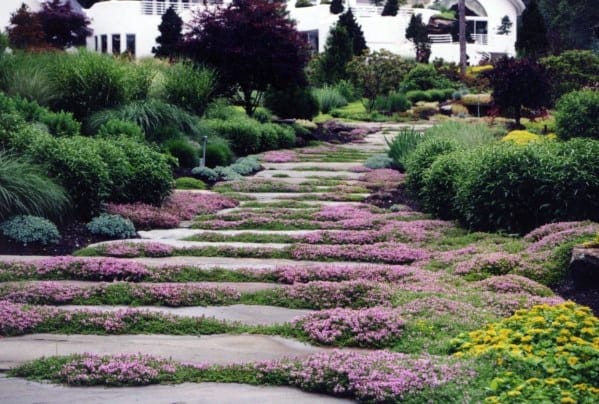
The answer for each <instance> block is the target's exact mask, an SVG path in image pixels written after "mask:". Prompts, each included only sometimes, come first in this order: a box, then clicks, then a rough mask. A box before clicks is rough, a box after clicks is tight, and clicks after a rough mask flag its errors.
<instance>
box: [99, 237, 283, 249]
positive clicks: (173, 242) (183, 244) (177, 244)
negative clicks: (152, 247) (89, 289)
mask: <svg viewBox="0 0 599 404" xmlns="http://www.w3.org/2000/svg"><path fill="white" fill-rule="evenodd" d="M154 242H156V240H150V239H144V238H133V239H129V240H114V241H103V242H101V243H94V244H90V245H89V246H88V247H99V246H103V245H110V244H121V243H132V244H148V243H154ZM160 244H166V245H170V246H172V247H174V248H188V249H191V248H203V247H229V248H270V249H273V250H283V249H285V248H287V247H289V244H283V243H240V242H234V241H232V242H214V243H213V242H204V241H185V240H178V239H167V238H165V239H162V240H160Z"/></svg>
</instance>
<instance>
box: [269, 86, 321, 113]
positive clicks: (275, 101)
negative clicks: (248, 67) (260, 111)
mask: <svg viewBox="0 0 599 404" xmlns="http://www.w3.org/2000/svg"><path fill="white" fill-rule="evenodd" d="M264 104H265V105H266V107H267V108H268V109H270V110H271V111H272V112H273V113H274V114H275V115H277V116H278V117H280V118H298V119H312V118H314V117H315V116H316V115H317V114H318V111H319V105H318V100H317V99H316V98H315V97H314V95H313V94H312V92H311V91H310V90H309V89H308V88H303V87H295V88H291V89H287V90H270V91H268V92H267V93H266V97H265V99H264Z"/></svg>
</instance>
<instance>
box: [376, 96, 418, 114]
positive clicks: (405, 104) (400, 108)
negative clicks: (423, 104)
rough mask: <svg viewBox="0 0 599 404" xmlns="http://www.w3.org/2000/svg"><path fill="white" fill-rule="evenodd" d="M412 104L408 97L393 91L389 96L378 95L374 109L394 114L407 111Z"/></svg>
mask: <svg viewBox="0 0 599 404" xmlns="http://www.w3.org/2000/svg"><path fill="white" fill-rule="evenodd" d="M411 106H412V104H411V103H410V101H409V100H408V98H407V97H406V96H405V95H403V94H401V93H396V92H392V93H390V94H389V95H387V96H379V97H376V99H375V101H374V109H375V110H377V111H380V112H383V113H386V114H389V115H390V114H393V113H396V112H405V111H407V110H408V109H410V107H411Z"/></svg>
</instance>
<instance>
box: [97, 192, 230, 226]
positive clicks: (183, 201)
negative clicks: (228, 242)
mask: <svg viewBox="0 0 599 404" xmlns="http://www.w3.org/2000/svg"><path fill="white" fill-rule="evenodd" d="M238 204H239V202H237V201H235V200H233V199H230V198H226V197H224V196H222V195H220V194H216V193H203V192H202V193H199V192H175V193H173V194H172V195H171V196H170V197H169V198H168V199H167V200H166V201H165V203H164V204H163V206H161V207H156V206H152V205H147V204H143V203H133V204H114V203H109V204H107V205H106V211H107V212H108V213H111V214H116V215H121V216H123V217H126V218H127V219H129V220H131V221H132V222H133V223H134V224H135V226H136V228H141V229H152V228H166V229H168V228H172V227H177V226H178V225H179V222H181V221H182V220H191V219H193V217H195V216H197V215H199V214H203V213H214V212H217V211H219V210H221V209H226V208H233V207H235V206H237V205H238Z"/></svg>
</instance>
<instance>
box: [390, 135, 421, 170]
mask: <svg viewBox="0 0 599 404" xmlns="http://www.w3.org/2000/svg"><path fill="white" fill-rule="evenodd" d="M422 139H423V136H422V133H419V132H417V131H416V130H414V128H405V129H402V130H401V131H399V133H398V134H397V135H396V136H395V137H394V138H393V140H391V141H389V139H386V138H385V142H386V143H387V146H389V151H388V152H387V154H388V155H389V157H390V158H391V159H392V160H393V162H394V164H395V166H396V167H397V168H398V169H399V170H400V171H405V170H406V162H407V160H408V157H409V156H410V154H412V152H413V151H414V150H415V149H416V146H418V144H420V142H421V141H422Z"/></svg>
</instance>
